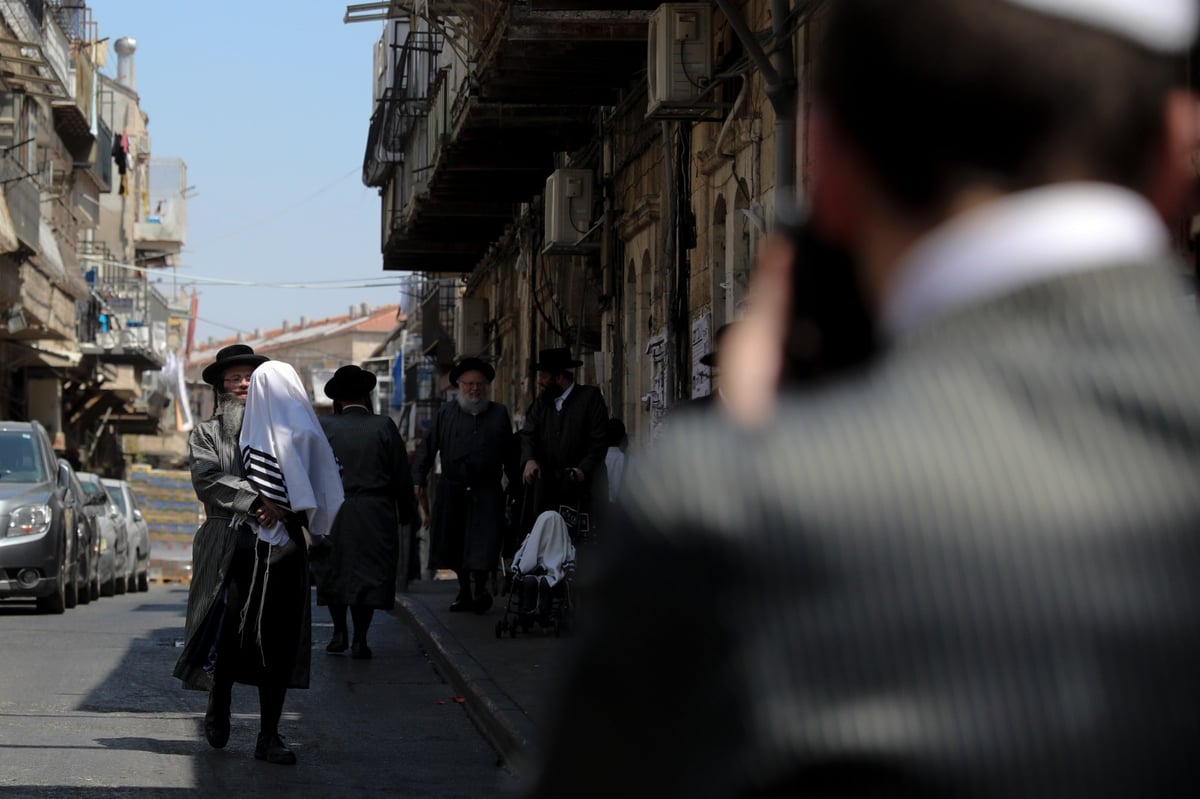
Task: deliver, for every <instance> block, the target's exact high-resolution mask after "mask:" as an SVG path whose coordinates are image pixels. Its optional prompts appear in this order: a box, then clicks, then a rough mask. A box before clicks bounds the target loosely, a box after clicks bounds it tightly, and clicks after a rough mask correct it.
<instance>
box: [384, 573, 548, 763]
mask: <svg viewBox="0 0 1200 799" xmlns="http://www.w3.org/2000/svg"><path fill="white" fill-rule="evenodd" d="M457 592H458V583H457V582H456V581H454V580H418V581H416V582H412V583H409V585H408V592H407V593H397V594H396V609H395V611H394V612H395V613H396V614H397V615H398V616H399V617H400V618H402V619H404V620H405V621H407V622H408V623H409V625H410V626H411V627H412V628H413V630H414V631H415V632H416V634H417V637H418V639H419V640H420V641H421V644H422V646H424V647H425V650H426V652H428V653H429V656H430V658H432V659H433V662H434V665H435V666H436V668H437V669H438V671H439V672H440V673H441V674H442V676H443V678H444V679H445V680H446V681H447V682H448V683H449V684H450V685H451V686H452V687H453V689H454V693H455V696H458V697H462V699H463V700H464V702H463V704H464V706H465V707H466V710H467V713H468V714H469V715H470V717H471V719H472V720H473V721H474V722H475V724H476V726H478V727H479V729H480V730H481V731H482V732H483V734H484V736H485V737H486V738H487V739H488V740H489V741H490V742H491V744H492V745H493V746H494V747H495V748H496V751H497V752H499V753H500V756H501V757H502V758H503V759H504V761H505V763H506V764H507V765H508V766H509V767H510V768H511V769H513V771H514V772H515V773H516V774H517V775H518V777H519V776H521V774H520V772H521V767H522V762H523V760H524V759H525V757H527V756H529V755H530V754H532V751H533V747H534V746H535V743H536V741H537V738H538V735H539V732H540V730H541V729H542V728H543V727H544V725H545V724H547V723H548V722H549V715H550V710H551V707H550V705H551V702H552V699H553V693H554V686H555V680H556V678H557V675H558V673H559V670H560V667H561V666H562V665H563V663H564V662H565V658H566V656H567V653H568V649H569V646H570V640H571V639H570V638H567V637H564V638H555V637H554V636H553V634H544V633H543V634H538V633H533V634H529V635H518V636H517V637H516V638H510V637H509V636H507V635H505V636H504V637H503V638H497V637H496V623H497V622H498V621H500V619H501V618H503V616H504V605H505V603H506V602H507V601H508V597H506V596H497V597H496V598H495V599H496V602H495V604H494V605H493V606H492V608H491V610H489V611H488V612H487V613H485V614H483V615H476V614H474V613H451V612H450V603H451V602H453V601H454V597H455V594H456V593H457Z"/></svg>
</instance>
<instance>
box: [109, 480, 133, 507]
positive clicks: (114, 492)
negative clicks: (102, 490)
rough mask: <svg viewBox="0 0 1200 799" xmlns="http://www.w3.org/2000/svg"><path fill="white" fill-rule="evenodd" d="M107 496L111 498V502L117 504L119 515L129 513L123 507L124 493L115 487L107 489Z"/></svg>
mask: <svg viewBox="0 0 1200 799" xmlns="http://www.w3.org/2000/svg"><path fill="white" fill-rule="evenodd" d="M108 495H109V496H110V497H111V498H112V501H113V502H115V503H117V507H118V508H120V509H121V513H128V512H129V511H128V509H127V508H126V507H125V492H124V491H122V490H121V489H119V488H117V487H116V486H112V487H110V488H109V489H108Z"/></svg>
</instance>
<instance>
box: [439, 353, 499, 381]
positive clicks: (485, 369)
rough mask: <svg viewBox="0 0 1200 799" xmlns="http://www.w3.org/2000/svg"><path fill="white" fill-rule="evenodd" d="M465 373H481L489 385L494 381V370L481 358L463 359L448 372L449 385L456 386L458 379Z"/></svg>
mask: <svg viewBox="0 0 1200 799" xmlns="http://www.w3.org/2000/svg"><path fill="white" fill-rule="evenodd" d="M467 372H482V373H483V377H484V379H486V380H487V381H488V382H489V383H490V382H492V381H493V380H495V379H496V370H495V369H493V368H492V365H491V364H490V363H488V362H487V361H485V360H483V359H482V358H463V359H462V360H461V361H459V362H458V363H456V364H454V368H453V369H451V370H450V385H452V386H457V385H458V378H460V377H462V376H463V375H464V374H466V373H467Z"/></svg>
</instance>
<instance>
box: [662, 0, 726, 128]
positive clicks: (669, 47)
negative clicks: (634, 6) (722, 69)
mask: <svg viewBox="0 0 1200 799" xmlns="http://www.w3.org/2000/svg"><path fill="white" fill-rule="evenodd" d="M711 81H712V8H711V7H710V6H709V4H708V3H664V4H663V5H661V6H659V7H658V8H657V9H656V10H655V11H654V13H653V14H651V15H650V27H649V34H648V36H647V47H646V82H647V84H648V92H647V94H648V97H649V105H648V107H647V109H646V116H647V117H653V116H663V115H666V116H673V115H672V114H671V111H673V110H687V109H693V108H694V107H695V104H696V102H698V101H699V100H700V99H701V97H700V95H701V93H702V92H704V90H705V89H707V88H708V85H709V83H710V82H711Z"/></svg>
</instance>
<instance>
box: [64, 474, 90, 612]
mask: <svg viewBox="0 0 1200 799" xmlns="http://www.w3.org/2000/svg"><path fill="white" fill-rule="evenodd" d="M58 484H59V485H60V486H62V489H63V501H64V502H65V503H67V504H68V505H69V506H70V507H71V509H72V511H73V513H74V516H75V562H76V563H77V564H78V566H77V569H76V575H75V593H76V595H77V598H78V601H79V604H81V605H86V604H87V603H89V602H91V601H92V600H93V599H99V598H100V530H99V528H98V527H97V525H96V520H95V519H93V518H92V517H91V515H90V514H88V511H87V493H86V492H85V491H84V490H83V486H82V485H80V483H79V478H78V477H77V476H76V475H75V469H74V468H73V467H72V466H71V464H70V463H68V462H67V461H65V460H63V459H61V458H60V459H59V461H58Z"/></svg>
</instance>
